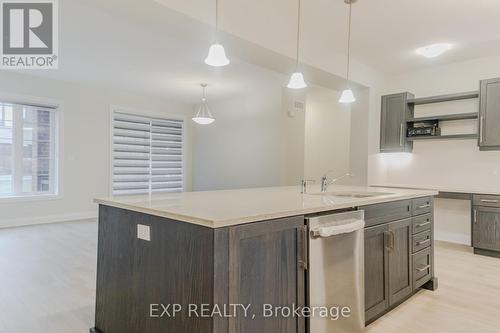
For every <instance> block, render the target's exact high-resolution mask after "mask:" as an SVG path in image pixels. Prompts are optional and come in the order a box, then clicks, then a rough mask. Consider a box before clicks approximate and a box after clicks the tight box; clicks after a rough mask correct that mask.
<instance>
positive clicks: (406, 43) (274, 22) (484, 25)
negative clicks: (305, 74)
mask: <svg viewBox="0 0 500 333" xmlns="http://www.w3.org/2000/svg"><path fill="white" fill-rule="evenodd" d="M156 1H158V2H160V3H162V4H164V5H165V6H167V7H169V8H172V9H175V10H177V11H179V12H182V13H184V14H186V15H189V16H191V17H193V18H196V19H198V20H201V21H204V22H213V17H214V14H213V13H214V2H215V0H214V1H207V0H156ZM347 9H348V7H347V6H346V5H345V3H344V1H343V0H302V18H303V19H302V40H303V42H302V48H301V49H302V50H301V52H302V56H303V59H304V60H305V61H306V62H308V63H309V64H311V65H317V64H316V63H315V61H318V60H322V61H324V60H325V58H326V59H328V58H334V53H342V54H345V50H346V34H347V13H348V12H347ZM296 11H297V1H293V0H253V1H248V0H219V12H220V14H219V16H220V21H221V22H220V25H221V28H222V29H223V30H224V31H226V32H228V33H231V34H234V35H236V36H238V37H241V38H243V39H247V40H250V41H252V42H254V43H257V44H259V45H262V46H264V47H267V48H269V49H272V50H274V51H276V52H279V53H283V54H287V55H289V56H293V55H294V47H295V30H294V29H295V24H296ZM352 15H353V18H352V20H353V21H352V23H353V27H352V38H353V39H352V55H353V57H354V58H356V59H357V60H358V61H359V62H361V63H364V64H367V65H369V66H371V67H373V68H375V69H376V70H378V71H380V72H382V73H400V72H404V71H410V70H414V69H418V68H421V67H425V66H429V65H435V64H443V63H449V62H456V61H460V60H465V59H471V58H477V57H481V56H487V55H491V54H499V53H500V1H498V0H474V1H471V0H397V1H395V0H358V1H357V2H356V3H355V4H354V5H353V13H352ZM437 42H449V43H452V44H453V45H454V48H453V50H452V51H451V52H449V53H448V54H446V55H444V56H442V57H440V58H438V59H433V60H429V59H425V58H422V57H421V56H418V55H416V54H415V50H416V49H417V48H418V47H421V46H425V45H429V44H432V43H437Z"/></svg>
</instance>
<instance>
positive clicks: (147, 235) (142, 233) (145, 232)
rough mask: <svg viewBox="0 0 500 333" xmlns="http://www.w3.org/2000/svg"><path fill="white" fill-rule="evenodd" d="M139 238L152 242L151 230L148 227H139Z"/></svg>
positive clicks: (139, 225)
mask: <svg viewBox="0 0 500 333" xmlns="http://www.w3.org/2000/svg"><path fill="white" fill-rule="evenodd" d="M137 238H139V239H142V240H145V241H148V242H150V241H151V228H150V227H149V226H148V225H144V224H138V225H137Z"/></svg>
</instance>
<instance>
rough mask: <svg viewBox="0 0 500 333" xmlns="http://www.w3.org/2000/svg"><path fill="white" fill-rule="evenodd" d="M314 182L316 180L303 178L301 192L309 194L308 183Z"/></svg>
mask: <svg viewBox="0 0 500 333" xmlns="http://www.w3.org/2000/svg"><path fill="white" fill-rule="evenodd" d="M314 182H315V181H314V180H309V179H302V183H301V185H300V193H301V194H307V184H308V183H314Z"/></svg>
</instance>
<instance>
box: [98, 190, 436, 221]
mask: <svg viewBox="0 0 500 333" xmlns="http://www.w3.org/2000/svg"><path fill="white" fill-rule="evenodd" d="M422 191H424V192H423V193H418V194H401V195H397V196H393V197H375V198H369V199H366V200H365V201H364V202H363V201H362V200H361V202H356V203H344V204H335V205H332V206H321V207H312V208H304V209H297V210H290V211H286V212H276V213H268V214H261V215H255V216H247V217H242V218H233V219H224V220H211V219H206V218H201V217H196V216H188V215H182V214H176V213H171V212H167V211H164V210H157V209H154V208H145V207H139V206H135V205H132V204H126V203H120V202H114V201H110V200H106V199H100V198H96V199H94V203H96V204H99V205H104V206H110V207H115V208H121V209H126V210H131V211H135V212H139V213H143V214H148V215H153V216H159V217H165V218H169V219H172V220H176V221H181V222H186V223H191V224H196V225H200V226H203V227H208V228H212V229H217V228H223V227H230V226H234V225H239V224H246V223H254V222H260V221H266V220H273V219H279V218H285V217H291V216H299V215H308V214H315V213H322V212H328V211H334V210H340V209H346V208H355V207H360V206H368V205H375V204H380V203H384V202H392V201H400V200H408V199H415V198H421V197H427V196H436V195H438V194H439V191H437V190H422Z"/></svg>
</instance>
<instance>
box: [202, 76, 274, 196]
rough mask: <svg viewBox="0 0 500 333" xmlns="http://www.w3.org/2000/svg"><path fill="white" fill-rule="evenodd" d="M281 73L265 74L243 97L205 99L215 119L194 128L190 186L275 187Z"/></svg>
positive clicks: (203, 188) (225, 187)
mask: <svg viewBox="0 0 500 333" xmlns="http://www.w3.org/2000/svg"><path fill="white" fill-rule="evenodd" d="M282 82H283V78H282V77H281V75H275V74H273V73H270V72H269V73H266V76H265V79H263V80H262V83H261V85H259V86H258V87H254V88H253V89H251V90H248V91H247V93H246V94H245V95H242V96H241V95H239V96H234V97H232V98H230V99H226V100H220V101H216V102H210V99H209V107H210V110H211V112H212V114H213V116H214V117H215V119H216V121H215V122H214V123H213V124H211V125H208V126H201V125H194V126H193V189H194V190H195V191H202V190H218V189H229V188H245V187H265V186H278V185H279V184H280V172H281V147H282V136H281V133H282V132H281V131H282V128H281V84H282Z"/></svg>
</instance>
